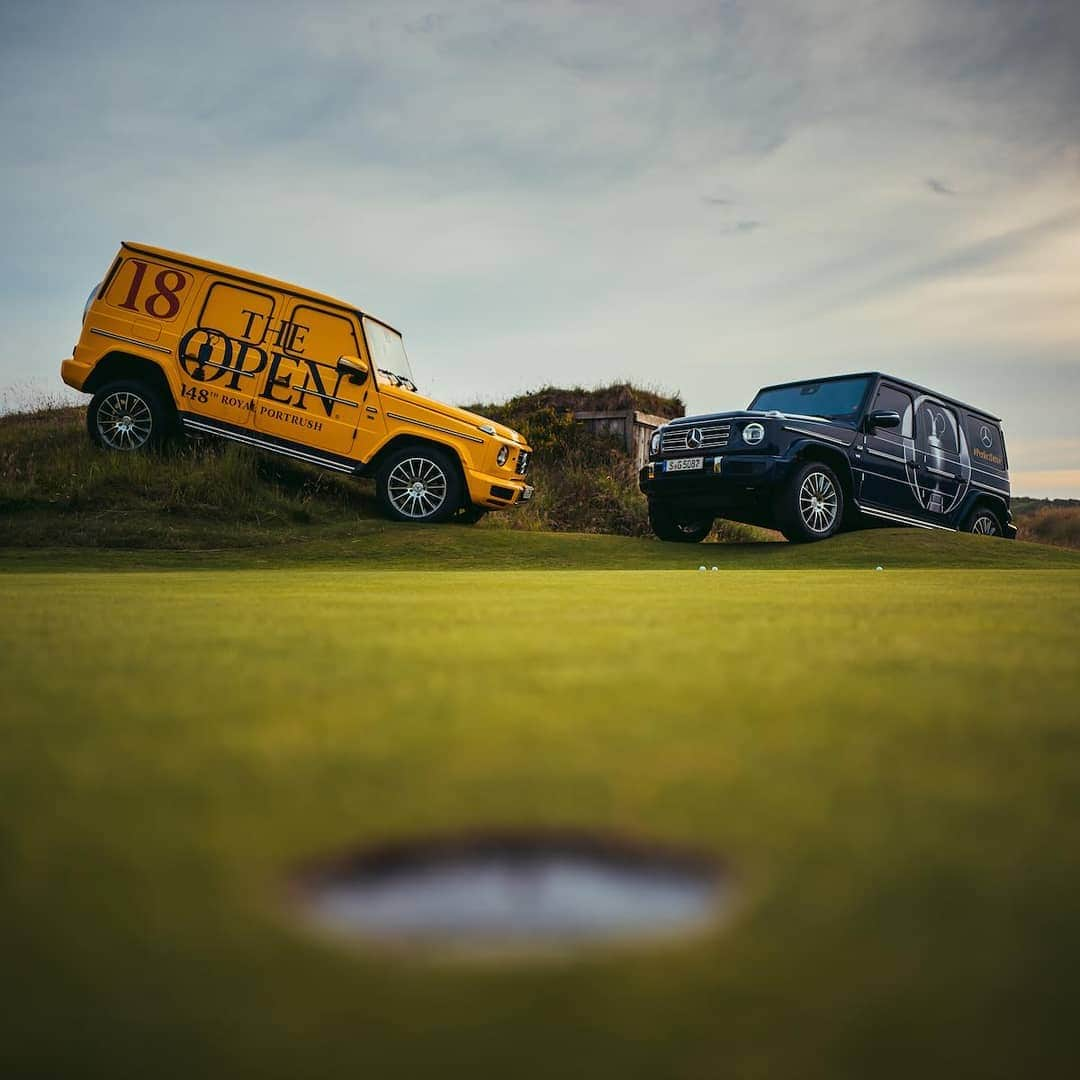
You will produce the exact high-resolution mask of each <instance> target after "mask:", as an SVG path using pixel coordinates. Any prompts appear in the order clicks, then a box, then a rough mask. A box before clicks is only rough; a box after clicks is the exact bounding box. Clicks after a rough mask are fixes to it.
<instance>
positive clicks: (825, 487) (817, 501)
mask: <svg viewBox="0 0 1080 1080" xmlns="http://www.w3.org/2000/svg"><path fill="white" fill-rule="evenodd" d="M839 508H840V499H839V497H838V495H837V491H836V485H835V484H834V483H833V481H832V479H831V478H830V477H829V476H828V475H827V474H826V473H823V472H818V471H817V470H815V471H814V472H811V473H807V474H806V476H805V477H804V479H803V482H802V484H800V485H799V516H800V517H801V518H802V521H803V524H804V525H805V526H806V527H807V528H808V529H809V530H810V531H811V532H814V533H827V532H828V531H829V530H830V529H831V528H832V527H833V525H834V524H835V523H836V515H837V512H838V511H839Z"/></svg>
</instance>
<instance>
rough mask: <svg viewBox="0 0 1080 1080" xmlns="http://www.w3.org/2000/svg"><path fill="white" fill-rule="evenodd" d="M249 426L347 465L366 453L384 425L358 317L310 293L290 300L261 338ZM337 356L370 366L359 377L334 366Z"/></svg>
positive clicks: (320, 460)
mask: <svg viewBox="0 0 1080 1080" xmlns="http://www.w3.org/2000/svg"><path fill="white" fill-rule="evenodd" d="M264 347H265V348H266V350H267V354H268V357H269V360H268V363H267V367H266V371H265V373H264V374H263V376H262V383H261V387H260V391H259V403H258V408H257V409H256V410H255V428H256V431H257V432H258V433H259V435H260V436H261V437H269V438H270V439H271V440H274V441H275V442H277V443H279V444H280V445H282V446H283V447H285V448H286V449H291V450H293V451H294V452H295V453H296V454H297V456H305V455H306V456H307V457H308V458H310V459H312V460H315V461H316V463H317V464H326V465H331V466H335V467H338V468H350V467H351V463H354V462H356V461H365V460H367V459H368V458H369V457H370V456H371V454H372V452H373V450H374V447H375V446H376V445H377V444H378V442H379V441H381V438H382V436H383V434H384V432H385V423H384V421H383V418H382V410H381V409H380V408H379V407H378V389H377V387H376V381H375V377H374V373H373V372H371V371H370V359H369V357H368V355H367V350H366V348H365V345H364V341H363V338H362V336H361V333H360V327H359V323H358V321H357V319H356V318H355V317H353V316H352V315H351V314H348V313H346V312H344V311H340V310H334V309H332V308H331V307H329V306H323V305H321V304H318V303H316V302H314V301H309V300H294V301H291V303H290V304H289V305H288V307H287V308H286V317H285V320H284V321H283V322H281V323H280V324H278V325H277V326H275V327H273V328H272V329H271V333H270V341H269V343H268V344H267V345H266V346H264ZM342 356H351V357H359V358H360V359H361V360H363V361H365V362H366V363H367V364H368V366H369V371H368V374H367V377H366V378H364V379H363V381H362V382H357V381H354V379H353V378H351V377H350V376H349V375H348V374H345V373H343V372H341V371H339V370H338V359H339V358H340V357H342Z"/></svg>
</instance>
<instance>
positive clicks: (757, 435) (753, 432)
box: [742, 422, 765, 446]
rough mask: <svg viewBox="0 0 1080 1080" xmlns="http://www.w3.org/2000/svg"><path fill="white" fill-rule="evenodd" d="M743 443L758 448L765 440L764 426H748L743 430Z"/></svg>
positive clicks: (754, 424) (755, 424)
mask: <svg viewBox="0 0 1080 1080" xmlns="http://www.w3.org/2000/svg"><path fill="white" fill-rule="evenodd" d="M742 437H743V442H744V443H746V444H747V445H748V446H757V444H758V443H759V442H761V440H762V439H764V438H765V428H764V426H763V425H762V424H758V423H756V422H755V423H753V424H747V425H746V427H744V428H743V429H742Z"/></svg>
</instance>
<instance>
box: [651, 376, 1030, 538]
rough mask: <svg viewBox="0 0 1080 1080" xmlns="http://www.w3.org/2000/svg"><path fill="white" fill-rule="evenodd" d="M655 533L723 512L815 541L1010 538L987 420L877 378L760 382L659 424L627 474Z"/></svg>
mask: <svg viewBox="0 0 1080 1080" xmlns="http://www.w3.org/2000/svg"><path fill="white" fill-rule="evenodd" d="M640 484H641V490H642V491H643V492H644V493H645V495H646V496H647V498H648V500H649V520H650V522H651V523H652V527H653V531H654V532H655V533H656V535H657V536H658V537H660V539H661V540H673V541H681V542H683V543H697V542H698V541H699V540H704V539H705V537H706V536H708V534H709V532H710V530H711V529H712V525H713V521H714V520H715V519H716V518H718V517H722V518H729V519H730V520H732V521H742V522H745V523H747V524H749V525H761V526H764V527H765V528H770V529H779V530H780V531H781V532H782V533H783V534H784V535H785V536H786V537H787V538H788V539H789V540H792V541H808V540H824V539H825V538H826V537H829V536H832V535H833V534H834V533H836V532H838V531H839V530H841V529H852V528H859V527H863V526H866V525H869V524H871V523H878V524H888V525H914V526H918V527H920V528H923V529H950V530H954V531H955V530H963V531H965V532H973V533H982V534H984V535H987V536H1005V537H1009V538H1010V539H1012V538H1013V537H1015V536H1016V527H1015V526H1014V525H1013V523H1012V513H1011V511H1010V509H1009V467H1008V460H1007V459H1006V456H1005V440H1004V437H1003V436H1002V432H1001V421H1000V420H999V419H998V418H997V417H996V416H993V415H991V414H990V413H988V412H984V411H983V410H982V409H976V408H973V407H972V406H970V405H965V404H963V403H962V402H959V401H955V400H953V399H952V398H950V397H946V396H945V395H944V394H939V393H936V392H935V391H933V390H927V389H926V388H925V387H922V386H916V385H915V384H914V383H910V382H907V381H906V380H905V379H897V378H895V377H894V376H892V375H882V374H881V373H880V372H863V373H861V374H857V375H836V376H832V377H830V378H827V379H814V380H812V381H808V382H793V383H783V384H781V385H778V386H766V387H765V388H764V389H762V390H759V391H758V393H757V396H756V397H755V398H754V400H753V401H752V402H751V403H750V407H749V408H748V409H747V410H746V411H744V412H726V413H711V414H709V415H707V416H687V417H682V418H680V419H678V420H672V421H670V422H668V423H666V424H664V426H663V427H661V428H659V429H658V430H657V431H656V432H655V434H654V435H653V437H652V445H651V448H650V455H649V463H648V464H647V465H646V466H645V467H644V468H643V469H642V470H641V476H640Z"/></svg>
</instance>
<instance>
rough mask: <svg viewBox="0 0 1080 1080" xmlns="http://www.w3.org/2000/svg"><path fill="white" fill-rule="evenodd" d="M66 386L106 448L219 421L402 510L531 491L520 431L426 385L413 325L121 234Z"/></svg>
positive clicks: (470, 504) (238, 437)
mask: <svg viewBox="0 0 1080 1080" xmlns="http://www.w3.org/2000/svg"><path fill="white" fill-rule="evenodd" d="M61 375H62V377H63V380H64V382H66V383H67V384H68V386H73V387H74V388H75V389H76V390H82V391H84V392H86V393H89V394H93V398H92V400H91V402H90V408H89V410H88V412H87V424H88V427H89V429H90V436H91V438H92V439H93V440H94V441H95V442H96V443H97V444H98V445H99V446H102V447H104V448H105V449H108V450H117V451H125V452H131V451H137V450H142V449H144V448H148V447H153V446H156V445H160V444H161V443H162V442H164V441H165V440H166V439H167V438H169V437H170V436H171V435H173V434H174V433H176V432H179V431H186V432H187V433H189V434H191V435H196V436H203V435H217V436H220V437H221V438H225V439H232V440H235V441H236V442H241V443H244V444H245V445H248V446H254V447H258V448H259V449H261V450H267V451H270V452H271V453H275V454H284V455H285V456H287V457H291V458H295V459H296V460H298V461H305V462H307V463H308V464H311V465H318V466H321V467H322V468H325V469H333V470H336V471H338V472H344V473H351V474H353V475H355V476H372V477H374V478H375V485H376V491H377V493H378V498H379V502H380V504H381V505H382V507H383V510H384V511H385V512H386V514H387V515H388V516H389V517H391V518H394V519H396V520H399V521H445V520H447V519H448V518H450V517H453V516H455V515H457V516H459V517H461V518H463V519H465V520H476V519H477V518H479V517H480V516H481V515H482V514H483V513H484V512H486V511H488V510H496V509H500V508H503V507H508V506H513V505H515V504H518V503H522V502H524V501H525V500H527V499H529V498H531V497H532V493H533V489H532V488H531V487H530V486H529V485H528V484H527V483H526V481H525V474H526V472H527V470H528V465H529V457H530V454H531V452H532V451H531V449H530V448H529V446H528V445H527V444H526V442H525V440H524V439H523V438H522V437H521V435H519V434H518V433H517V432H516V431H512V430H511V429H510V428H507V427H504V426H502V425H501V424H496V423H493V422H491V421H489V420H486V419H485V418H484V417H482V416H477V415H476V414H475V413H470V412H467V411H466V410H464V409H458V408H455V407H454V406H453V405H444V404H443V403H442V402H439V401H435V400H433V399H432V398H429V397H425V396H424V395H423V394H421V393H419V392H418V391H417V389H416V384H415V383H414V382H413V377H412V370H411V368H410V366H409V361H408V358H407V357H406V355H405V347H404V345H403V344H402V340H401V335H400V334H399V333H398V332H397V331H396V330H394V329H393V328H392V327H390V326H387V325H386V323H383V322H380V321H379V320H378V319H374V318H372V317H371V316H370V315H367V314H365V313H364V312H362V311H360V310H358V309H357V308H355V307H353V306H352V305H351V304H346V303H343V302H342V301H340V300H335V299H333V298H332V297H329V296H323V295H321V294H320V293H315V292H311V291H310V290H308V289H301V288H298V287H297V286H295V285H287V284H285V283H284V282H281V281H275V280H274V279H272V278H267V277H262V276H261V275H259V274H251V273H248V272H246V271H243V270H235V269H232V268H230V267H227V266H221V265H219V264H217V263H212V262H207V261H206V260H204V259H194V258H191V257H190V256H187V255H178V254H176V253H175V252H171V251H164V250H162V249H161V248H153V247H146V246H144V245H142V244H131V243H127V242H125V243H123V244H122V245H121V246H120V253H119V254H118V255H117V256H116V259H115V260H114V262H113V264H112V266H111V267H110V269H109V272H108V273H107V274H106V276H105V279H104V280H103V281H102V282H100V284H98V285H95V286H94V289H93V290H92V291H91V293H90V297H89V299H88V300H87V303H86V308H85V310H84V312H83V329H82V335H81V336H80V338H79V343H78V344H77V345H76V346H75V351H74V355H73V356H71V357H70V358H69V359H67V360H65V361H64V362H63V364H62V365H61Z"/></svg>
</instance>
